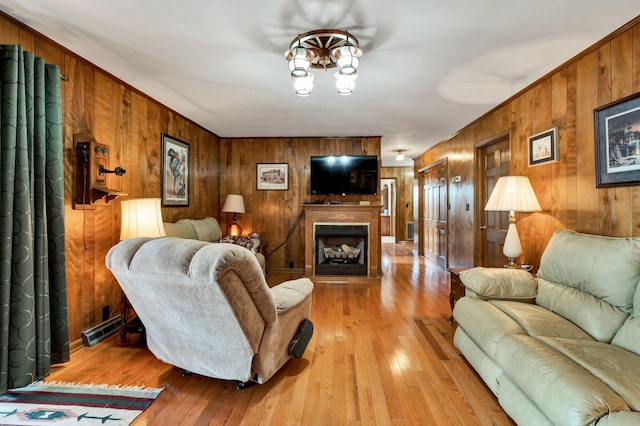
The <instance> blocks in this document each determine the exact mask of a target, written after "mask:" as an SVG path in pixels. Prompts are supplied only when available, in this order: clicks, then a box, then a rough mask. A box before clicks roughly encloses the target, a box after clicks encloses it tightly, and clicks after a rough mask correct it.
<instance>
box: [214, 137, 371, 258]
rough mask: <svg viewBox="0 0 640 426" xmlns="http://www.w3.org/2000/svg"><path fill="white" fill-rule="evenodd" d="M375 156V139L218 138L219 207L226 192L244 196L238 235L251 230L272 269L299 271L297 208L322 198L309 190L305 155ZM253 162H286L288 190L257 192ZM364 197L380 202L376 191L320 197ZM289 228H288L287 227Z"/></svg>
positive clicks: (225, 218) (224, 221)
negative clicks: (265, 248) (265, 249)
mask: <svg viewBox="0 0 640 426" xmlns="http://www.w3.org/2000/svg"><path fill="white" fill-rule="evenodd" d="M343 154H346V155H377V156H378V157H379V156H380V137H379V136H373V137H349V138H233V139H222V140H221V152H220V156H221V159H222V160H221V164H220V200H219V202H220V205H222V204H223V203H224V200H225V198H226V196H227V194H241V195H242V196H243V197H244V203H245V210H246V213H244V214H241V215H239V216H238V223H240V226H242V231H243V234H247V233H250V232H257V233H259V234H261V235H262V238H263V240H264V241H265V242H266V243H267V244H268V245H269V246H268V252H272V251H273V250H275V249H276V248H277V247H278V246H279V245H280V244H282V243H283V242H284V241H285V240H286V239H287V235H288V234H289V233H290V232H291V236H290V237H289V239H288V240H287V242H286V244H284V245H283V246H282V247H281V248H280V249H278V250H277V251H275V252H274V253H273V254H272V255H271V256H270V257H269V259H268V268H269V269H272V270H294V271H302V270H303V269H304V242H305V238H304V237H305V236H304V217H303V218H302V219H301V220H300V223H298V224H297V226H295V228H293V227H294V225H295V224H296V220H297V218H298V216H299V215H300V212H301V211H302V209H301V206H302V203H304V202H307V201H316V200H321V199H324V198H325V197H324V196H317V195H310V194H309V173H310V172H309V158H310V157H311V156H313V155H343ZM258 163H287V164H288V165H289V189H288V190H287V191H258V190H257V182H256V179H257V178H256V165H257V164H258ZM360 200H366V201H370V202H371V204H380V200H381V199H380V196H379V195H358V196H355V195H350V196H345V197H341V196H331V197H329V198H327V199H326V200H325V201H326V202H329V201H343V202H347V203H348V202H358V201H360ZM230 221H231V214H227V213H221V215H220V226H221V227H222V229H226V226H227V225H228V224H229V223H230ZM292 229H293V230H292Z"/></svg>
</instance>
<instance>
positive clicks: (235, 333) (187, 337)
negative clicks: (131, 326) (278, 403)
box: [106, 237, 313, 386]
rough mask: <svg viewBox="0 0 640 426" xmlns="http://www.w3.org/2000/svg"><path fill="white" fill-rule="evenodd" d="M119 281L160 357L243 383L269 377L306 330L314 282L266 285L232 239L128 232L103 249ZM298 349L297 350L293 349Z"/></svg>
mask: <svg viewBox="0 0 640 426" xmlns="http://www.w3.org/2000/svg"><path fill="white" fill-rule="evenodd" d="M106 265H107V267H108V268H109V269H110V270H111V272H112V273H113V275H114V276H115V277H116V279H117V280H118V283H119V284H120V287H121V288H122V290H123V291H124V293H125V294H126V295H127V298H128V299H129V301H130V302H131V305H132V306H133V308H134V309H135V311H136V313H137V315H138V317H139V318H140V319H141V320H142V323H143V324H144V327H145V331H146V338H147V345H148V348H149V350H150V351H151V352H152V353H153V354H154V355H155V356H156V357H157V358H158V359H160V360H162V361H164V362H166V363H168V364H172V365H175V366H177V367H180V368H182V369H184V370H187V371H189V372H191V373H198V374H202V375H204V376H208V377H214V378H219V379H228V380H238V381H240V382H241V384H242V386H244V385H246V384H250V383H264V382H265V381H267V380H269V378H270V377H272V376H273V375H274V374H275V373H276V372H277V371H278V369H280V367H282V365H284V363H285V362H287V361H288V360H289V359H290V358H291V357H292V356H296V357H299V356H301V355H302V352H304V349H305V348H306V344H307V343H308V341H309V339H310V338H311V333H313V329H312V325H311V328H307V330H306V331H307V334H306V336H305V339H306V341H305V342H304V343H303V346H302V347H300V345H299V344H296V342H300V338H299V337H297V336H299V335H300V333H299V332H300V331H301V329H302V327H301V325H302V324H304V323H307V324H308V323H309V321H308V319H309V314H310V310H311V297H312V290H313V283H312V282H311V281H310V280H309V279H307V278H300V279H297V280H292V281H286V282H283V283H281V284H279V285H276V286H274V287H272V288H269V287H268V286H267V283H266V281H265V278H264V275H263V274H262V271H261V270H260V266H259V265H258V262H257V260H256V258H255V257H254V256H253V255H252V254H251V253H250V252H249V251H248V250H246V249H244V248H241V247H239V246H236V245H234V244H211V243H209V242H204V241H197V240H193V239H184V238H173V237H166V238H158V239H149V238H132V239H129V240H123V241H120V242H119V243H118V244H116V245H115V246H113V247H112V248H111V250H109V252H108V254H107V258H106ZM296 351H297V353H296Z"/></svg>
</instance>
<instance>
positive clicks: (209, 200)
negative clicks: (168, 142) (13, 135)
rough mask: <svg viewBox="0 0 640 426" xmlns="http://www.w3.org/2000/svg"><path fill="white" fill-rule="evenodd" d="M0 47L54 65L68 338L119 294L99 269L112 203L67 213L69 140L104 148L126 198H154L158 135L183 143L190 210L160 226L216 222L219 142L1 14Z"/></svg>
mask: <svg viewBox="0 0 640 426" xmlns="http://www.w3.org/2000/svg"><path fill="white" fill-rule="evenodd" d="M0 43H3V44H20V45H22V46H23V47H24V49H25V50H28V51H31V52H34V53H35V54H36V55H37V56H41V57H44V58H45V60H46V62H47V63H52V64H56V65H59V66H60V69H61V73H62V74H63V75H65V76H67V80H66V81H63V82H62V103H63V105H62V110H63V131H64V166H65V229H66V244H65V249H66V259H67V288H68V303H69V320H70V338H71V341H72V342H73V341H76V342H77V340H78V339H80V336H81V333H82V331H84V330H86V329H87V328H90V327H92V326H94V325H96V324H99V323H100V322H102V308H103V307H104V306H109V307H110V310H111V315H116V314H118V313H119V312H120V289H119V287H118V285H117V283H116V282H115V280H114V278H113V276H112V275H111V273H110V272H109V270H108V269H106V267H105V255H106V253H107V251H108V250H109V249H110V248H111V247H112V246H113V245H114V244H116V243H117V242H118V239H119V232H120V202H119V200H118V199H116V200H114V201H111V202H110V203H108V204H106V205H100V206H97V207H96V209H95V210H74V209H72V203H71V200H72V185H73V155H72V154H73V135H74V134H75V133H90V134H91V135H93V136H94V137H95V138H96V140H97V141H98V142H100V143H103V144H107V145H109V146H110V148H111V159H110V165H111V166H112V168H113V166H116V165H119V166H121V167H124V168H125V169H126V170H127V173H126V174H125V175H124V176H122V177H115V176H112V175H110V176H109V179H110V180H109V181H108V183H109V187H111V188H114V189H119V190H121V191H123V192H126V193H127V194H128V197H129V198H138V197H160V165H161V159H160V134H161V133H168V134H170V135H172V136H175V137H177V138H180V139H182V140H184V141H186V142H189V143H190V146H191V200H190V205H189V207H181V208H163V209H162V210H163V212H162V214H163V217H164V220H165V221H175V220H178V219H180V218H184V217H192V218H200V217H205V216H215V215H217V214H218V212H219V210H220V205H219V199H220V196H219V187H218V185H217V182H218V175H219V167H218V164H219V162H220V158H219V155H220V154H219V138H218V137H217V136H216V135H214V134H212V133H211V132H208V131H206V130H204V129H203V128H201V127H199V126H197V125H196V124H194V123H193V122H191V121H189V120H187V119H185V118H184V117H182V116H181V115H179V114H177V113H175V112H173V111H171V110H169V109H168V108H166V107H164V106H163V105H161V104H159V103H158V102H155V101H154V100H152V99H150V98H148V97H146V96H145V95H143V94H141V93H140V92H138V91H136V90H135V89H133V88H131V87H129V86H127V85H126V84H125V83H123V82H121V81H119V80H117V79H116V78H114V77H112V76H110V75H109V74H107V73H105V72H103V71H101V70H100V69H98V68H97V67H95V66H94V65H92V64H90V63H88V62H86V61H85V60H83V59H82V58H80V57H78V56H77V55H75V54H73V53H72V52H70V51H68V50H66V49H64V48H62V47H61V46H59V45H57V44H56V43H54V42H52V41H50V40H48V39H47V38H46V37H44V36H42V35H40V34H39V33H37V32H35V31H33V30H32V29H30V28H28V27H26V26H25V25H23V24H21V23H19V22H17V21H15V20H13V19H12V18H10V17H8V16H6V15H3V14H0Z"/></svg>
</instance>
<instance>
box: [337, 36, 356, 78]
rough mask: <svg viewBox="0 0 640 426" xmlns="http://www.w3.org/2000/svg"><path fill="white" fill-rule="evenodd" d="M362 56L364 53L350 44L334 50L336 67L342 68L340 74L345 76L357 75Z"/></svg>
mask: <svg viewBox="0 0 640 426" xmlns="http://www.w3.org/2000/svg"><path fill="white" fill-rule="evenodd" d="M360 55H362V51H361V50H360V49H358V48H357V47H355V46H353V45H350V44H348V45H346V46H342V47H338V48H337V49H334V50H333V56H334V57H335V58H336V65H337V66H338V68H340V73H341V74H345V75H350V74H355V73H356V71H357V69H358V66H359V65H360Z"/></svg>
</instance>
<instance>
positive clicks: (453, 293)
mask: <svg viewBox="0 0 640 426" xmlns="http://www.w3.org/2000/svg"><path fill="white" fill-rule="evenodd" d="M467 269H469V268H449V269H448V271H449V276H450V282H449V286H450V287H449V289H450V290H449V305H451V317H449V324H453V322H454V319H453V307H454V306H455V304H456V302H457V301H458V299H460V298H461V297H462V296H464V293H465V288H464V284H463V283H462V280H461V279H460V272H462V271H465V270H467Z"/></svg>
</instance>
